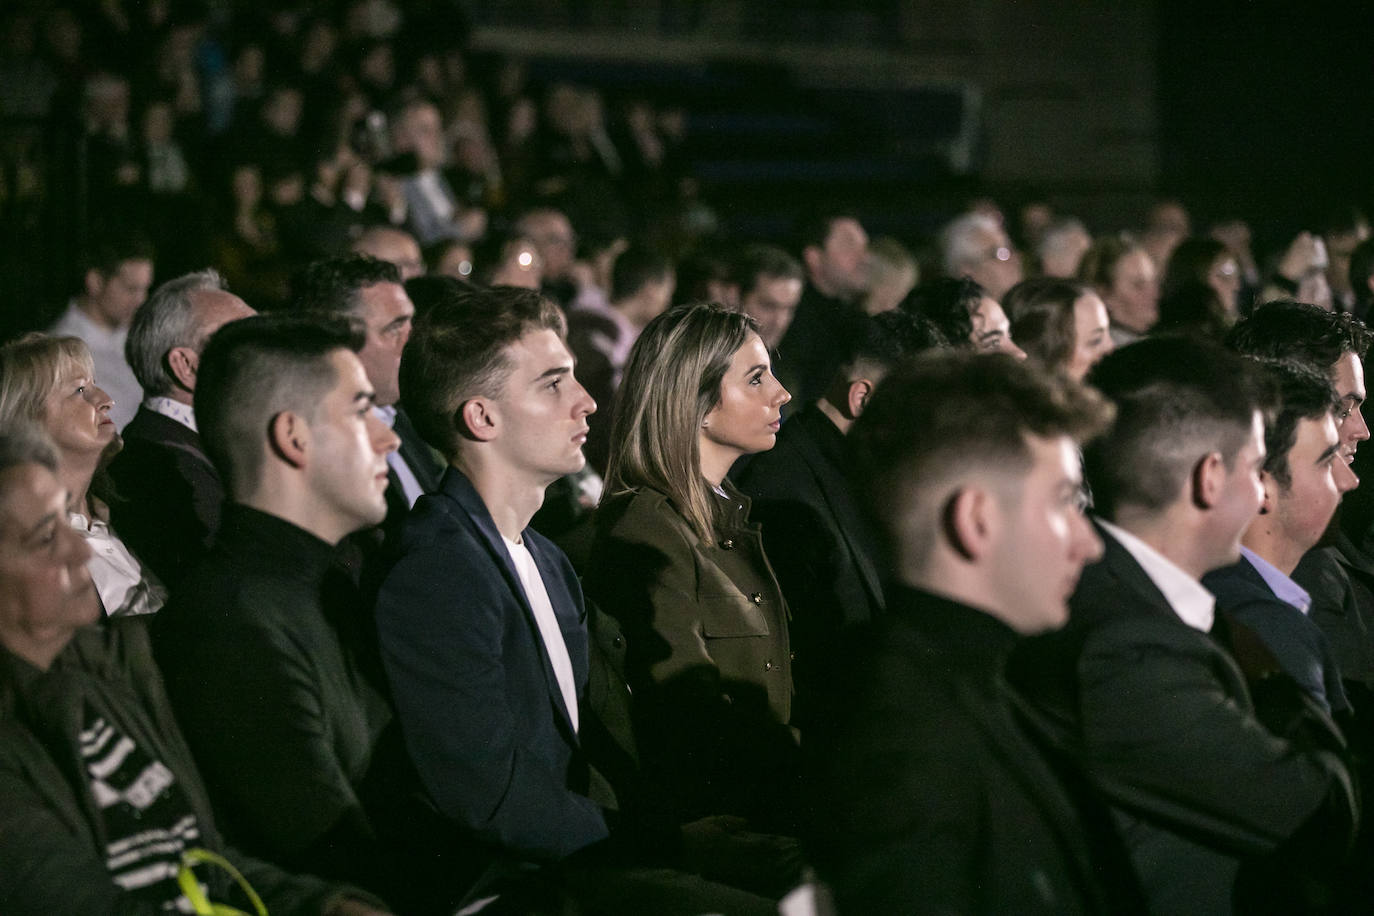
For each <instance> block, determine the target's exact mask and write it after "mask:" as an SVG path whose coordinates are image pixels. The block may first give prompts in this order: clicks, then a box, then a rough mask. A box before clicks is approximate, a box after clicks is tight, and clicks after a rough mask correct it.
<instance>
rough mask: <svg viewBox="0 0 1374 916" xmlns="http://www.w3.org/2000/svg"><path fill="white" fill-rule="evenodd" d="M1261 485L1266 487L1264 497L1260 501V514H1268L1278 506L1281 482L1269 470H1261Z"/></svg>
mask: <svg viewBox="0 0 1374 916" xmlns="http://www.w3.org/2000/svg"><path fill="white" fill-rule="evenodd" d="M1260 485H1261V486H1262V487H1264V499H1262V500H1261V501H1260V507H1259V514H1260V515H1268V514H1269V513H1270V512H1273V511H1274V509H1276V508H1277V507H1278V499H1279V482H1278V481H1277V480H1275V479H1274V475H1273V474H1270V473H1269V472H1268V471H1260Z"/></svg>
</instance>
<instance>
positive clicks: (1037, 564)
mask: <svg viewBox="0 0 1374 916" xmlns="http://www.w3.org/2000/svg"><path fill="white" fill-rule="evenodd" d="M1110 416H1111V411H1110V408H1109V407H1108V406H1107V405H1106V403H1105V402H1104V401H1103V399H1102V398H1101V397H1099V396H1097V395H1096V394H1094V393H1092V392H1090V391H1088V390H1087V389H1084V388H1080V387H1078V386H1077V385H1074V384H1072V383H1069V382H1067V381H1060V380H1054V379H1051V378H1050V377H1048V376H1045V375H1042V374H1041V373H1040V372H1038V371H1037V370H1034V369H1032V368H1031V367H1029V366H1026V365H1025V364H1022V363H1019V362H1018V361H1016V360H1014V359H1011V358H1008V357H1006V356H983V355H977V354H973V353H968V352H964V353H949V354H940V355H938V356H928V357H925V358H922V359H920V360H917V361H916V362H915V363H914V364H912V365H911V366H909V367H906V368H903V369H899V370H897V371H895V372H893V373H891V374H889V376H888V378H887V379H886V380H885V381H884V382H883V383H882V384H881V385H880V386H879V388H878V392H877V394H876V396H875V397H874V398H873V401H872V404H871V405H870V407H869V409H868V410H867V411H865V412H864V415H863V416H862V417H860V418H859V420H858V422H857V423H856V425H855V429H854V431H853V433H851V435H852V436H853V437H854V445H855V453H856V459H855V464H856V467H855V471H856V475H857V479H859V480H861V481H862V482H863V483H862V488H863V495H864V498H865V502H866V503H867V504H868V506H869V507H870V509H871V511H872V512H873V513H874V515H875V517H876V518H877V519H878V520H879V522H880V524H881V528H882V531H883V535H884V540H885V542H886V548H887V557H888V561H889V563H888V566H887V568H888V571H889V572H890V574H891V576H892V587H891V591H890V594H889V599H890V600H889V609H888V613H887V614H885V615H884V616H883V618H882V619H881V620H880V621H878V622H876V623H875V624H872V625H869V626H866V627H863V628H861V629H860V630H859V631H857V632H855V633H852V634H850V637H849V638H848V639H846V640H843V641H842V643H841V645H840V646H838V647H837V650H836V651H837V655H838V657H839V659H840V663H839V664H837V665H832V666H831V668H832V672H831V675H830V677H829V678H828V679H827V685H826V686H827V687H828V690H829V694H830V696H829V700H830V703H829V705H828V707H827V709H826V712H827V715H824V716H821V717H818V719H817V727H816V729H815V732H814V733H810V732H809V733H808V735H807V742H808V743H807V756H808V760H809V761H810V762H811V764H812V765H811V766H809V767H808V770H807V774H808V776H812V777H814V781H813V782H811V783H810V784H809V786H808V797H809V799H810V800H811V803H812V805H813V807H814V811H813V822H812V832H811V837H810V839H811V849H812V851H813V854H814V857H815V862H816V865H817V868H818V869H819V870H820V872H821V874H822V876H823V877H824V878H826V879H827V881H828V882H829V884H830V886H831V888H832V889H833V891H834V896H835V903H836V905H837V909H838V911H839V912H841V913H856V914H857V913H916V912H920V913H1011V912H1015V913H1045V914H1050V913H1123V912H1136V911H1143V907H1142V906H1141V904H1140V899H1139V891H1138V889H1137V887H1136V885H1135V882H1134V880H1133V878H1132V876H1131V873H1130V869H1129V867H1128V866H1127V865H1126V857H1125V854H1124V851H1123V850H1122V847H1121V841H1120V839H1119V838H1118V837H1117V836H1116V834H1115V832H1114V830H1113V829H1112V826H1111V822H1110V820H1109V819H1108V818H1107V813H1106V810H1105V808H1104V807H1103V806H1102V805H1101V803H1100V802H1098V801H1097V800H1096V799H1095V798H1094V797H1092V795H1091V794H1090V793H1089V792H1087V791H1086V790H1085V788H1084V781H1083V779H1082V776H1081V774H1079V773H1078V772H1077V771H1076V770H1073V769H1072V768H1070V767H1069V766H1067V765H1066V764H1065V763H1064V762H1063V761H1062V759H1061V756H1060V754H1059V753H1058V752H1057V751H1056V750H1054V749H1049V748H1046V747H1044V746H1042V744H1041V740H1042V739H1041V735H1040V734H1039V732H1038V729H1037V727H1036V725H1035V719H1034V717H1032V716H1028V715H1027V714H1026V713H1025V711H1024V708H1023V701H1020V700H1019V699H1018V698H1017V697H1015V696H1014V695H1013V694H1012V692H1011V691H1010V690H1009V688H1008V687H1007V685H1006V682H1005V680H1004V679H1003V673H1002V669H1003V665H1004V663H1005V659H1006V657H1007V655H1008V653H1009V652H1010V651H1011V649H1012V647H1013V646H1014V645H1015V644H1016V643H1017V641H1018V638H1019V637H1022V636H1026V635H1031V634H1035V633H1040V632H1044V631H1045V630H1050V629H1054V628H1057V627H1060V626H1062V625H1063V624H1064V622H1065V620H1066V619H1067V618H1068V608H1067V607H1066V599H1067V596H1068V593H1069V591H1070V589H1071V588H1072V587H1073V583H1074V581H1075V580H1076V579H1077V578H1078V575H1079V571H1080V570H1081V569H1082V568H1083V565H1084V563H1087V562H1091V561H1092V560H1094V559H1096V558H1097V557H1099V556H1101V553H1102V543H1101V541H1100V540H1099V539H1098V536H1097V535H1096V534H1094V532H1093V529H1092V527H1091V525H1090V524H1089V523H1088V522H1087V520H1086V519H1084V518H1083V516H1082V514H1081V508H1080V502H1079V500H1080V498H1081V496H1080V495H1081V493H1082V483H1081V479H1080V473H1079V459H1078V453H1077V443H1078V442H1079V441H1081V440H1083V439H1084V438H1086V437H1090V436H1092V435H1093V434H1094V433H1096V432H1097V431H1098V430H1099V429H1101V428H1102V426H1103V425H1104V424H1105V423H1106V422H1107V421H1108V419H1109V418H1110ZM973 417H977V418H978V421H977V422H971V420H970V418H973ZM789 422H790V423H791V422H796V421H795V420H793V421H789Z"/></svg>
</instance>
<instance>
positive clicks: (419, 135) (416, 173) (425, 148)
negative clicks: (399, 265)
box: [391, 98, 487, 261]
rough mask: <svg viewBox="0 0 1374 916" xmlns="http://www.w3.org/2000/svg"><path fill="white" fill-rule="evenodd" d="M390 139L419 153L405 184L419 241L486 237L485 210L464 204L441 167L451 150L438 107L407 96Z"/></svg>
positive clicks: (409, 222) (400, 149)
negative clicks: (446, 144) (446, 149)
mask: <svg viewBox="0 0 1374 916" xmlns="http://www.w3.org/2000/svg"><path fill="white" fill-rule="evenodd" d="M391 144H392V150H393V151H394V152H396V153H409V154H411V155H413V156H414V159H415V163H414V169H413V170H412V171H411V172H410V174H408V175H407V176H406V177H405V178H404V179H403V181H402V182H401V187H402V190H403V192H404V194H405V202H406V217H405V223H406V227H407V228H408V229H409V230H410V231H411V232H412V233H413V234H414V236H415V238H416V239H417V240H418V241H419V243H420V244H421V245H428V244H430V243H431V242H436V241H438V240H439V239H444V238H456V239H462V240H464V241H471V240H472V239H476V238H481V236H482V235H483V234H484V233H485V232H486V229H487V216H486V213H485V211H483V210H481V209H479V208H467V209H464V208H463V205H462V203H461V202H460V201H459V199H458V197H457V195H456V194H454V192H453V187H452V186H451V185H450V184H449V183H448V179H447V178H445V177H444V175H443V172H442V171H441V168H442V167H443V165H444V163H445V161H446V159H447V155H446V153H445V149H444V127H443V121H442V120H441V119H440V117H439V109H438V108H437V107H435V106H434V104H433V103H431V102H429V101H426V100H424V99H423V98H413V99H410V100H407V101H406V102H404V103H403V104H402V105H401V107H400V108H399V110H397V111H396V112H395V114H394V115H393V117H392V126H391ZM416 260H417V261H418V260H419V259H418V258H416Z"/></svg>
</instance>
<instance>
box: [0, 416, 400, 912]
mask: <svg viewBox="0 0 1374 916" xmlns="http://www.w3.org/2000/svg"><path fill="white" fill-rule="evenodd" d="M55 469H56V459H55V458H54V456H53V454H52V452H51V450H50V449H49V448H48V447H47V446H45V445H37V444H34V443H27V442H22V441H19V440H16V439H13V438H0V860H3V861H4V863H5V867H4V868H3V869H0V901H3V903H4V909H5V912H6V913H7V914H18V916H26V914H35V916H36V914H44V916H46V914H51V913H73V914H75V913H81V914H113V913H129V914H134V913H138V914H143V913H147V914H152V913H162V912H167V911H172V910H174V911H180V912H190V911H191V903H190V901H189V900H188V899H187V896H186V892H185V890H184V887H185V886H184V885H181V884H180V883H179V881H178V876H179V874H180V873H182V872H185V871H187V870H190V869H193V871H191V873H190V875H188V877H190V878H191V886H193V887H194V886H195V885H196V883H199V884H201V885H203V888H204V891H203V892H204V893H205V894H207V895H208V897H209V900H211V901H214V902H215V903H219V904H228V905H232V906H235V907H237V908H239V909H241V910H244V911H251V910H252V909H253V904H252V903H251V902H250V901H249V899H248V898H247V897H246V896H244V895H243V894H242V893H241V892H240V890H239V887H236V881H235V880H234V878H233V877H232V876H231V873H230V872H229V871H228V870H226V869H224V868H223V867H221V865H220V862H227V863H229V864H230V866H231V867H233V868H235V869H237V870H238V872H240V873H241V875H242V876H243V878H244V879H246V882H247V884H248V885H249V886H251V887H252V889H253V890H254V891H256V892H257V893H258V894H259V895H260V896H261V897H262V900H263V902H264V903H265V904H266V905H267V906H268V907H270V908H271V911H272V912H273V913H282V914H300V916H306V914H309V916H316V914H320V916H349V914H351V916H369V914H371V916H379V914H380V910H378V909H376V908H375V906H374V905H373V904H372V903H367V902H365V901H367V900H368V899H369V898H367V897H366V895H364V894H362V893H361V892H356V891H349V890H346V889H343V888H339V887H337V886H331V885H330V884H327V883H326V882H324V881H320V880H319V879H315V878H305V877H295V876H292V875H289V874H287V873H286V872H284V871H282V870H281V869H279V868H277V867H275V866H272V865H267V864H265V863H264V862H260V861H257V860H254V859H251V858H248V857H246V856H243V855H241V854H240V853H238V852H237V851H235V850H234V849H232V848H230V847H228V846H226V845H225V843H224V841H223V839H222V838H221V836H220V835H219V832H218V830H217V829H216V827H215V820H214V816H213V814H212V811H211V806H210V802H209V799H208V798H207V796H206V791H205V787H204V786H203V785H202V784H201V781H200V778H199V776H198V774H197V768H196V766H195V765H194V764H193V763H192V761H191V755H190V752H189V751H188V749H187V747H186V744H185V742H184V740H183V739H182V737H181V732H180V731H179V729H178V728H177V723H176V721H175V719H174V718H173V716H172V710H171V707H170V705H169V704H168V702H167V698H166V696H165V694H164V693H163V690H162V680H161V677H160V676H159V674H158V671H157V668H156V667H155V666H154V664H153V659H152V652H151V650H150V647H149V645H148V637H147V633H146V630H145V620H144V619H142V618H127V619H123V620H109V621H100V622H99V623H97V621H99V620H100V617H101V613H100V606H99V602H98V600H97V598H96V595H95V590H94V588H93V586H92V584H91V579H90V576H89V574H88V573H87V572H86V569H85V563H86V560H87V558H88V556H89V553H90V551H89V548H87V547H86V546H85V545H84V543H83V542H82V540H81V539H80V538H79V537H78V536H77V535H76V534H75V533H74V532H73V531H72V529H71V528H70V527H69V526H68V525H67V524H66V523H65V521H64V519H65V513H66V509H65V500H66V495H65V493H64V491H63V489H62V487H61V485H60V483H59V482H58V480H57V477H56V476H55ZM206 853H208V854H209V855H206ZM215 857H223V858H222V859H220V860H219V861H218V862H217V861H216V860H215ZM240 886H241V885H240ZM203 911H204V912H208V909H206V910H203Z"/></svg>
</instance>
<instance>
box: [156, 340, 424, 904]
mask: <svg viewBox="0 0 1374 916" xmlns="http://www.w3.org/2000/svg"><path fill="white" fill-rule="evenodd" d="M361 346H362V334H361V328H360V327H359V326H358V325H356V324H350V323H349V322H348V321H346V320H345V319H342V318H326V317H317V318H298V317H296V316H291V315H271V316H262V317H256V318H249V319H245V320H243V321H241V322H237V323H235V324H234V325H231V326H229V327H226V328H224V329H223V330H222V331H221V332H220V333H218V334H217V335H216V336H215V337H214V338H212V339H211V341H210V343H209V345H208V346H207V347H206V350H205V354H204V358H203V359H202V360H201V369H200V375H199V379H200V384H199V386H198V388H197V391H196V408H197V414H198V416H199V417H200V423H201V427H202V429H203V431H204V436H205V444H206V448H207V449H208V450H209V452H210V455H211V457H212V458H213V459H214V461H215V464H216V466H217V467H219V468H220V469H221V471H222V472H223V476H224V479H225V482H226V483H227V485H228V491H229V496H230V500H229V502H228V503H227V504H226V506H225V511H224V518H223V523H222V525H221V527H220V533H219V536H218V538H217V539H216V543H215V546H214V548H213V549H212V550H211V552H210V554H209V555H208V556H207V557H206V558H205V559H204V560H203V561H202V562H201V563H200V564H199V565H198V566H197V567H196V568H195V569H194V570H192V571H191V572H190V573H189V574H188V575H187V577H186V578H185V580H184V581H183V582H182V584H181V586H180V587H179V588H178V589H177V591H176V592H175V593H174V595H173V599H172V601H171V602H170V603H169V605H168V607H167V608H165V609H164V611H163V612H162V613H161V614H159V615H158V619H157V620H156V625H155V626H154V628H153V630H154V632H153V636H154V640H155V646H156V649H157V653H158V660H159V664H160V665H161V666H162V668H163V670H164V672H165V673H166V678H167V690H168V693H169V695H170V696H171V698H172V702H173V704H174V706H175V707H176V710H177V714H178V716H179V717H180V720H181V722H182V723H183V726H184V728H185V730H186V735H187V738H188V740H189V742H190V744H191V748H192V750H193V751H194V752H195V755H196V759H197V762H198V763H199V765H200V768H201V771H202V772H203V773H204V774H205V778H206V781H207V784H208V786H209V789H210V795H211V798H212V800H213V801H214V802H215V804H216V807H217V810H218V811H219V812H220V813H221V817H222V819H223V821H224V823H225V825H226V829H227V830H228V831H229V833H230V835H231V836H232V837H234V838H235V840H236V841H237V842H239V843H240V844H241V845H242V846H244V847H245V848H247V849H249V850H250V851H253V852H255V853H257V854H259V855H262V856H265V857H268V858H271V859H272V860H273V861H279V862H283V863H288V864H291V865H293V866H294V867H297V868H302V869H308V870H311V871H315V872H317V873H320V874H324V875H326V876H330V877H335V878H339V879H346V880H350V881H354V882H357V883H359V884H362V885H364V886H366V887H371V888H374V889H378V890H379V891H382V892H385V893H386V894H387V895H388V896H392V897H396V898H398V899H403V895H404V894H406V893H407V892H408V891H410V890H413V889H412V888H408V887H407V886H406V884H405V883H403V882H402V881H401V880H398V878H399V876H400V875H401V874H409V872H408V870H407V869H406V868H405V867H404V864H405V863H406V862H407V858H406V857H404V856H402V855H401V854H400V851H399V849H398V848H397V847H398V846H399V845H400V842H399V841H400V838H401V837H403V836H404V835H405V834H406V832H407V831H406V830H405V828H404V827H403V825H401V824H398V823H395V822H394V821H391V819H393V818H397V817H398V816H399V811H400V808H401V802H402V800H403V799H404V796H405V792H406V789H407V786H406V779H405V777H406V774H407V769H406V767H405V765H404V763H403V761H404V755H403V753H402V749H401V743H400V736H399V734H398V733H397V731H396V728H395V726H394V724H393V723H392V717H391V713H390V710H389V709H388V707H387V705H386V702H385V701H384V699H383V698H382V695H381V693H380V692H379V691H378V690H377V688H376V686H375V685H373V684H370V683H368V681H367V680H366V678H365V676H364V674H363V673H362V671H361V670H360V667H359V666H358V664H357V662H356V659H355V658H353V657H352V655H351V653H350V651H349V648H348V646H347V645H346V644H345V643H344V641H343V640H342V639H341V638H340V635H339V633H338V631H337V630H336V629H335V625H336V621H337V620H339V619H341V618H348V617H352V616H356V614H357V610H356V608H353V607H350V606H349V605H350V602H356V601H357V600H358V599H357V595H356V592H355V591H354V590H353V588H352V587H351V583H349V582H348V580H347V578H346V577H343V576H340V575H337V574H335V571H334V570H333V568H332V562H333V558H334V549H335V546H336V545H337V544H338V543H339V541H341V540H342V539H343V538H344V537H345V536H347V535H348V534H350V533H352V532H353V531H356V530H358V529H361V528H365V527H367V526H369V525H373V524H376V523H377V522H378V521H380V520H381V518H382V515H383V514H384V513H385V511H386V504H385V501H384V499H383V496H382V491H383V489H384V488H385V486H386V458H385V456H386V454H387V453H388V452H390V451H391V450H393V449H395V447H396V437H395V435H394V434H393V433H392V432H391V431H390V430H389V429H387V428H386V426H385V424H383V423H382V422H381V421H380V420H379V419H378V418H377V417H376V416H374V415H373V414H372V412H371V407H372V398H373V393H372V387H371V384H370V383H369V381H368V379H367V375H366V373H365V372H364V371H363V366H362V362H361V361H360V360H359V359H358V357H357V355H356V352H357V351H358V350H359V349H361ZM389 821H391V822H390V823H388V822H389ZM388 827H389V829H388Z"/></svg>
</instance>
